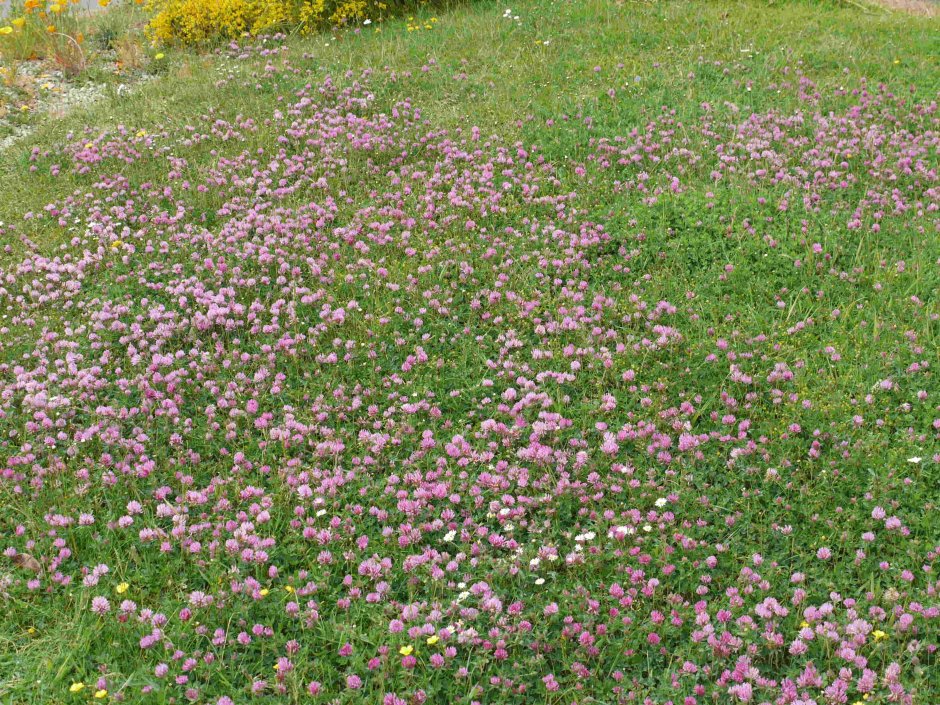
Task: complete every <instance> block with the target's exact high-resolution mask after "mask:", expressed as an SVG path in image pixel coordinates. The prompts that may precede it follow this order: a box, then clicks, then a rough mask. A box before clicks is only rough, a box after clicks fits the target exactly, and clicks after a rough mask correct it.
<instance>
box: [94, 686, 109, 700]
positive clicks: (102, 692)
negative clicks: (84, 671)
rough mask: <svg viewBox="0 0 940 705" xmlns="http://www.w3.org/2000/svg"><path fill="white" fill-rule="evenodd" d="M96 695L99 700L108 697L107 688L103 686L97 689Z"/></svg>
mask: <svg viewBox="0 0 940 705" xmlns="http://www.w3.org/2000/svg"><path fill="white" fill-rule="evenodd" d="M95 697H96V698H98V700H101V699H102V698H106V697H108V691H107V690H105V689H104V688H102V689H101V690H96V691H95Z"/></svg>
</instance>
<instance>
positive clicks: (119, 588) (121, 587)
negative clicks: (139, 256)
mask: <svg viewBox="0 0 940 705" xmlns="http://www.w3.org/2000/svg"><path fill="white" fill-rule="evenodd" d="M120 246H121V241H120V240H115V241H114V242H112V243H111V247H113V248H115V249H117V248H118V247H120ZM129 587H130V585H128V584H127V583H118V586H117V587H116V588H114V591H115V592H116V593H117V594H118V595H123V594H124V593H125V592H127V589H128V588H129Z"/></svg>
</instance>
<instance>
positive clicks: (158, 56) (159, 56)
mask: <svg viewBox="0 0 940 705" xmlns="http://www.w3.org/2000/svg"><path fill="white" fill-rule="evenodd" d="M164 56H166V54H164V53H163V52H162V51H161V52H160V53H159V54H157V55H156V56H155V57H153V58H154V59H157V60H160V59H162V58H163V57H164Z"/></svg>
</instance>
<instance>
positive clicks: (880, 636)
mask: <svg viewBox="0 0 940 705" xmlns="http://www.w3.org/2000/svg"><path fill="white" fill-rule="evenodd" d="M871 635H872V636H873V637H875V641H881V640H882V639H887V638H888V635H887V634H885V633H884V632H883V631H881V630H880V629H876V630H875V631H873V632H872V633H871Z"/></svg>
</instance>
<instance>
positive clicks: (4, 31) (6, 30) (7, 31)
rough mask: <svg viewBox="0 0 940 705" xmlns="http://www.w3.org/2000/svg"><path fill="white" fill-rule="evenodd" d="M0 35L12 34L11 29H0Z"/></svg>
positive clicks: (8, 27) (9, 27) (7, 27)
mask: <svg viewBox="0 0 940 705" xmlns="http://www.w3.org/2000/svg"><path fill="white" fill-rule="evenodd" d="M0 34H13V28H12V27H11V26H10V25H7V26H6V27H0Z"/></svg>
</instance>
